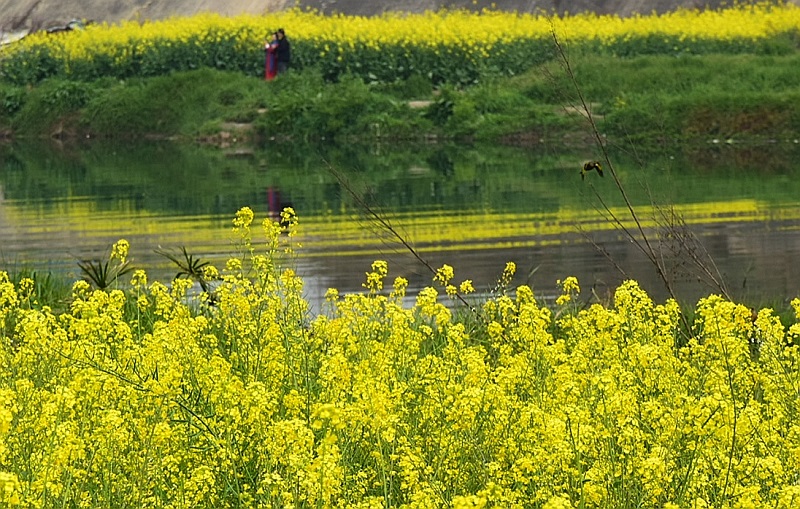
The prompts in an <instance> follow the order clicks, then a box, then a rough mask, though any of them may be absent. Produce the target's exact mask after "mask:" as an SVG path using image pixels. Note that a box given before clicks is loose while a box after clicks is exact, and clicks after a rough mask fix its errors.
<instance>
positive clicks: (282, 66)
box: [275, 28, 292, 74]
mask: <svg viewBox="0 0 800 509" xmlns="http://www.w3.org/2000/svg"><path fill="white" fill-rule="evenodd" d="M275 54H276V56H277V60H278V74H283V73H285V72H286V71H287V70H289V64H290V63H291V61H292V47H291V45H290V44H289V39H287V38H286V33H285V32H284V31H283V28H281V29H279V30H278V48H277V49H276V50H275Z"/></svg>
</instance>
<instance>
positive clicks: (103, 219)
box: [0, 142, 800, 304]
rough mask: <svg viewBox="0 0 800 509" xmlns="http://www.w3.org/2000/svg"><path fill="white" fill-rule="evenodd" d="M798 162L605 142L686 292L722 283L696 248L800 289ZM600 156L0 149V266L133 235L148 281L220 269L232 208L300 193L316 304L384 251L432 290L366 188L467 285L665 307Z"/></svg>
mask: <svg viewBox="0 0 800 509" xmlns="http://www.w3.org/2000/svg"><path fill="white" fill-rule="evenodd" d="M799 156H800V149H798V147H797V145H795V144H794V143H779V144H772V145H767V146H762V147H740V146H736V145H733V146H728V145H723V146H720V145H713V144H708V145H707V146H706V145H703V146H701V147H699V148H687V147H677V148H670V149H660V150H657V151H651V152H650V153H647V154H646V155H645V154H643V153H642V152H638V153H637V152H635V151H632V150H617V151H612V153H611V157H612V161H613V162H614V164H615V167H616V169H617V172H618V175H619V176H620V179H621V181H622V183H623V186H624V189H625V190H626V192H627V193H628V196H629V199H630V202H631V203H632V205H633V208H634V211H635V212H636V214H637V217H638V218H639V221H640V222H641V223H642V224H643V225H644V226H645V231H646V232H647V237H648V239H649V240H650V242H651V245H652V246H653V249H654V251H656V252H658V253H659V256H660V257H661V259H662V260H663V264H664V266H665V267H667V268H668V271H667V273H668V277H669V278H670V280H671V281H672V282H673V285H674V287H675V288H676V292H677V295H678V297H679V298H680V299H682V300H686V301H694V300H696V299H697V298H698V297H700V296H703V295H707V294H709V293H712V292H717V288H716V287H715V286H714V285H713V284H712V285H710V286H709V285H708V284H707V282H703V281H701V279H707V278H706V277H705V276H704V275H703V271H702V270H698V268H697V266H696V265H695V264H694V263H693V262H692V260H693V259H698V260H699V261H700V262H701V266H702V267H704V268H705V269H709V271H710V272H713V273H714V274H718V278H719V279H720V280H722V281H724V282H725V284H726V285H727V288H728V290H729V292H730V293H731V295H732V296H734V298H736V299H740V300H743V301H746V302H751V303H753V304H760V303H764V302H767V301H770V300H785V299H790V298H792V297H795V296H798V295H800V263H798V260H799V259H800V182H799V181H798V178H797V176H798V170H800V168H799V166H800V163H797V161H800V157H799ZM596 158H597V154H596V153H595V152H594V150H592V149H575V150H566V151H565V150H554V149H545V148H527V149H520V148H509V147H496V146H491V147H485V146H458V145H417V146H393V145H390V144H387V145H373V146H369V147H353V146H344V147H343V146H337V147H329V146H328V147H318V146H275V145H268V146H265V147H259V148H257V149H255V150H253V151H249V150H239V151H226V150H220V149H210V148H199V147H194V146H187V145H174V144H168V143H149V144H138V145H130V144H126V145H118V146H117V145H113V144H108V143H98V142H93V143H92V144H90V145H87V146H83V147H73V148H63V147H59V146H56V145H52V144H36V145H25V144H8V145H1V146H0V268H1V269H5V270H8V271H9V272H14V271H18V270H21V269H22V268H28V269H35V270H38V271H47V270H49V271H53V272H56V273H59V274H64V275H67V276H68V277H74V278H78V277H80V273H79V269H78V266H77V261H78V260H79V259H87V258H92V257H101V256H104V255H105V254H106V253H107V251H108V249H109V248H110V246H111V244H112V243H113V242H115V241H116V240H118V239H120V238H125V239H127V240H128V241H129V242H130V243H131V256H132V258H133V260H134V263H135V264H136V265H137V266H138V267H141V268H145V269H147V271H148V274H149V275H150V278H151V280H152V279H164V280H169V279H170V278H171V277H172V276H173V275H174V273H175V268H174V266H171V265H170V262H168V261H167V260H166V259H165V258H163V257H162V256H160V255H158V254H156V253H155V252H154V249H156V248H158V247H159V246H161V247H163V248H168V249H177V248H179V247H186V249H187V251H188V252H189V253H192V254H193V255H195V256H199V257H200V258H202V259H208V260H212V261H213V262H214V263H216V264H218V265H219V266H220V267H222V266H224V260H225V259H226V258H227V257H228V256H229V255H231V254H233V252H234V251H233V247H232V244H231V231H230V230H231V219H232V217H233V215H234V214H235V212H236V210H237V209H239V208H240V207H242V206H245V205H246V206H250V207H252V208H253V210H254V211H255V212H256V218H257V221H260V220H261V219H263V218H264V217H267V216H268V215H269V213H270V210H271V209H276V208H280V207H281V206H284V205H288V204H291V205H292V206H293V207H294V208H295V210H296V211H297V213H298V215H299V217H300V225H301V230H300V231H301V235H300V241H301V242H302V244H303V247H302V248H301V249H299V250H298V252H299V256H298V257H297V259H296V261H295V262H293V263H295V264H296V266H297V268H298V271H299V272H300V274H301V275H303V276H304V278H305V281H306V291H307V295H308V297H309V299H310V300H311V301H312V303H318V302H319V301H320V299H321V297H322V295H324V293H325V291H326V289H327V288H329V287H335V288H338V289H339V290H340V291H341V292H355V291H360V290H361V289H362V288H361V283H362V282H363V280H364V274H365V272H367V271H368V270H369V268H370V264H371V263H372V261H373V260H376V259H385V260H387V261H388V262H389V268H390V280H391V278H393V277H394V276H397V275H402V276H405V277H407V278H408V279H409V280H410V282H411V285H410V288H411V290H412V292H413V291H414V290H417V289H419V288H421V287H423V286H427V285H430V284H431V276H430V274H429V273H428V272H427V269H425V268H424V267H423V266H422V265H421V264H420V263H419V262H417V261H415V259H414V258H413V257H412V256H411V255H410V254H409V253H408V252H407V250H405V249H404V248H403V247H402V246H401V245H400V244H399V242H397V241H396V239H393V238H392V236H391V235H390V234H389V233H388V232H387V231H386V229H385V228H380V227H377V226H376V225H375V223H374V221H371V220H369V219H368V215H367V214H365V213H364V210H363V208H362V207H361V206H359V204H358V202H359V201H361V200H362V199H363V200H365V201H366V202H367V203H368V204H369V205H370V207H372V208H373V209H374V210H375V211H376V212H378V213H379V214H380V215H381V217H384V218H387V219H388V220H389V221H390V222H391V224H392V225H393V227H395V228H396V230H397V231H398V232H399V233H401V235H402V236H403V237H404V238H405V239H406V240H407V241H409V242H410V243H412V244H414V246H416V248H417V249H418V250H419V251H420V253H421V254H422V255H423V256H424V257H425V258H426V259H428V261H429V262H430V264H431V265H433V266H434V267H438V266H440V265H441V264H442V263H448V264H450V265H452V266H453V267H454V268H455V273H456V280H457V281H461V280H463V279H472V280H473V281H474V284H475V286H476V288H478V289H479V290H483V291H486V290H488V289H489V288H492V287H493V286H494V284H495V283H496V281H497V278H498V276H499V275H500V273H501V272H502V270H503V268H504V266H505V264H506V262H508V261H513V262H515V263H516V265H517V268H518V274H517V278H516V280H515V284H519V283H525V282H527V283H528V284H531V285H532V286H533V288H534V291H535V292H536V293H537V294H538V295H539V296H540V297H544V298H549V297H552V296H553V295H554V294H555V293H556V291H557V289H556V281H557V280H559V279H563V278H565V277H566V276H569V275H574V276H577V277H578V278H579V280H580V282H581V286H582V287H583V289H584V294H585V295H584V296H586V295H587V294H589V292H591V291H594V292H595V293H596V294H597V296H598V297H599V298H605V297H607V296H608V295H610V293H611V292H613V289H614V287H615V286H616V285H617V284H618V283H619V282H620V281H621V280H622V279H625V278H635V279H637V280H638V281H639V282H640V283H641V284H642V286H643V287H645V288H646V289H647V290H648V291H649V292H650V294H651V295H652V296H653V297H654V298H655V299H657V300H663V299H664V298H666V297H667V295H668V294H667V292H666V290H665V287H664V284H663V283H662V282H661V279H660V278H659V276H658V274H657V272H656V270H655V268H654V266H653V264H652V263H651V262H649V261H648V259H647V258H646V257H645V256H644V255H643V254H642V253H641V252H640V250H639V249H638V248H637V244H636V242H632V241H631V240H630V239H629V238H628V236H627V235H626V234H625V232H624V230H623V229H622V228H621V227H620V226H619V225H617V224H615V222H614V220H613V219H612V218H610V217H609V215H608V213H607V212H605V211H604V207H606V206H607V207H608V208H609V209H611V210H612V211H613V212H614V214H615V215H616V217H617V218H618V219H620V221H621V222H622V224H623V226H624V227H625V228H627V229H628V230H629V231H630V232H632V233H634V235H635V238H636V239H639V240H641V237H640V236H639V234H638V232H637V228H636V224H635V223H634V222H632V221H631V216H630V212H629V211H628V209H627V207H626V206H625V203H624V201H623V200H622V198H621V195H620V192H619V189H618V188H617V187H616V185H615V183H614V180H613V179H612V178H611V177H610V175H609V172H608V170H606V172H605V177H603V178H600V177H599V176H598V175H596V174H594V173H592V174H590V175H587V177H586V179H585V180H582V179H581V176H580V174H579V169H580V167H581V165H582V164H583V162H584V161H587V160H589V159H596ZM337 175H338V177H337ZM343 179H344V180H345V181H346V183H343ZM354 195H355V196H357V197H358V199H356V198H355V197H354ZM668 225H672V227H671V228H667V229H666V230H665V229H664V227H665V226H668ZM255 231H256V232H257V231H258V230H257V229H255ZM659 232H660V233H663V234H664V235H661V236H660V235H659ZM666 233H669V235H666ZM687 235H688V236H696V238H697V239H698V240H699V242H698V243H693V242H690V241H688V240H686V239H687V238H689V237H687ZM256 238H258V237H256ZM681 239H683V240H681ZM710 260H713V262H712V261H710Z"/></svg>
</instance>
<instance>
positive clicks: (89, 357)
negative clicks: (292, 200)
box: [0, 208, 800, 509]
mask: <svg viewBox="0 0 800 509" xmlns="http://www.w3.org/2000/svg"><path fill="white" fill-rule="evenodd" d="M232 232H233V233H232V234H233V236H234V239H235V242H236V244H235V245H236V246H238V247H237V251H236V252H235V253H234V255H233V256H232V257H231V258H230V260H229V261H228V262H227V264H226V266H225V267H222V268H214V267H211V266H207V267H205V268H204V272H203V274H204V275H203V277H205V278H207V280H208V283H209V285H210V286H209V287H210V288H213V290H212V292H213V294H212V295H208V294H203V295H201V296H200V297H196V296H192V292H191V291H190V290H191V286H192V281H191V280H189V279H176V280H175V281H173V282H172V284H171V285H169V286H167V285H165V284H163V283H160V282H152V281H149V279H148V277H147V274H146V272H144V271H142V270H138V271H136V272H134V273H133V275H132V277H131V279H130V282H127V281H125V282H123V281H118V282H117V283H116V284H115V285H112V287H109V288H108V289H107V290H105V291H101V290H98V289H95V288H93V287H92V286H90V284H89V283H87V282H84V281H79V282H77V283H75V285H74V286H73V289H72V295H71V298H70V300H69V303H68V308H67V309H66V310H65V311H64V312H54V311H53V310H52V309H51V308H49V307H47V306H44V305H42V304H40V303H38V302H36V300H35V297H34V296H35V295H36V292H35V284H36V283H35V282H34V281H32V280H29V279H23V280H22V281H20V282H19V283H17V284H14V283H12V282H11V280H10V279H9V277H8V275H7V274H6V273H2V272H0V504H3V506H5V507H24V508H44V507H131V508H133V507H136V508H139V507H159V508H161V507H170V508H183V507H186V508H188V507H209V508H212V507H213V508H224V507H276V508H277V507H356V508H380V507H404V508H412V507H418V508H435V507H442V508H444V507H452V508H475V507H510V508H529V507H530V508H548V509H554V508H579V507H581V508H599V507H614V508H625V507H653V508H669V509H674V508H683V507H691V508H706V507H731V508H734V507H736V508H750V507H773V508H785V509H788V508H792V507H797V505H798V504H799V503H800V419H798V410H799V409H798V401H800V398H798V387H800V375H799V374H798V363H799V362H800V350H798V346H797V341H798V338H800V299H795V300H794V301H793V302H792V305H793V307H794V310H795V313H796V319H797V321H796V322H795V323H794V324H792V325H790V326H789V327H788V328H787V327H785V326H784V325H782V323H781V321H780V320H779V319H778V317H776V316H775V315H774V313H773V312H772V310H770V309H762V310H760V311H758V312H755V311H753V310H751V309H748V308H747V307H745V306H742V305H739V304H736V303H733V302H729V301H726V300H724V299H722V298H721V297H718V296H714V295H711V296H708V297H707V298H704V299H702V300H700V302H698V303H697V306H696V309H695V313H694V315H695V316H694V318H693V321H692V323H691V330H686V329H685V328H684V327H683V326H682V322H683V319H682V317H681V310H680V309H679V306H678V305H677V303H676V302H674V301H671V300H670V301H667V302H665V303H663V304H658V303H655V302H653V301H652V300H651V299H650V297H649V296H648V295H647V294H646V293H645V292H644V291H643V290H642V289H641V288H640V287H639V286H638V285H637V283H636V282H634V281H627V282H625V283H623V284H622V285H621V286H620V287H619V288H617V290H616V293H615V295H614V299H613V302H612V303H609V304H608V305H605V306H604V305H601V304H591V305H589V306H585V305H583V304H582V302H583V301H584V299H582V298H581V288H580V283H579V281H577V280H576V279H575V278H567V279H565V280H563V281H560V282H558V285H559V288H560V292H561V295H560V296H559V297H558V299H557V300H556V302H555V303H553V304H552V305H551V306H549V307H548V306H546V305H544V303H543V302H542V300H541V299H540V298H539V297H537V294H536V292H535V291H534V290H533V289H532V288H530V287H528V286H518V287H513V286H512V285H511V282H512V281H513V276H514V272H515V270H516V267H515V266H514V264H513V263H508V264H507V265H506V266H505V269H504V271H503V275H502V276H501V278H500V281H498V287H497V289H496V291H495V292H494V293H493V294H492V295H490V296H489V297H488V298H486V299H483V300H481V301H477V300H475V301H474V306H475V309H474V310H468V309H465V308H463V307H460V306H459V305H456V304H451V302H452V300H451V299H453V298H454V297H455V296H456V295H461V296H462V297H464V298H465V299H470V295H471V293H470V292H472V291H473V288H472V284H471V282H470V281H469V280H462V279H460V278H459V276H460V275H458V274H456V273H455V271H454V270H453V268H452V267H450V266H447V265H445V266H443V267H441V268H439V269H438V270H437V271H436V272H435V274H434V275H432V278H431V285H430V286H429V287H428V288H426V289H424V290H423V291H421V292H420V293H419V295H418V296H417V297H416V299H415V300H414V302H413V303H411V304H404V302H407V299H406V295H405V290H406V287H407V284H408V281H407V280H405V279H404V278H403V277H401V276H397V277H394V278H390V276H389V275H390V273H391V267H389V266H388V265H387V264H386V263H385V262H383V261H380V260H378V261H376V262H375V263H374V264H373V265H372V267H371V268H369V269H367V272H366V273H365V279H364V283H363V286H364V291H363V292H362V293H360V294H353V295H340V294H339V293H338V292H337V291H336V290H334V289H331V290H330V291H329V292H328V294H327V299H326V308H325V309H324V310H323V311H324V312H322V313H320V314H316V315H314V314H312V313H310V312H309V307H308V303H307V302H306V300H305V299H304V298H303V281H302V279H301V278H300V277H298V275H297V274H296V273H295V272H294V271H293V270H292V268H291V260H292V259H293V256H295V254H296V250H297V249H298V248H299V245H298V241H299V240H301V239H302V235H301V234H302V222H298V220H297V217H296V216H295V215H294V213H293V211H291V210H290V209H286V210H285V211H284V214H283V217H282V221H281V222H280V223H278V222H276V221H274V220H272V219H266V220H264V221H263V222H262V223H261V225H260V227H259V226H258V225H257V222H256V219H255V216H254V214H253V212H252V210H250V209H248V208H243V209H241V210H240V211H239V212H238V213H237V214H236V216H235V218H234V221H233V228H232ZM128 248H129V245H128V243H127V242H124V241H121V242H119V243H117V244H116V245H115V247H114V248H113V249H112V251H111V253H112V254H111V256H110V261H111V262H113V263H120V264H122V263H126V262H127V261H128V260H127V256H128Z"/></svg>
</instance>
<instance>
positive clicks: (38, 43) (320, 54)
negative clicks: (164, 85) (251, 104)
mask: <svg viewBox="0 0 800 509" xmlns="http://www.w3.org/2000/svg"><path fill="white" fill-rule="evenodd" d="M278 28H285V29H286V30H287V34H288V37H289V39H290V40H291V41H292V43H293V49H294V65H295V66H298V67H305V66H320V67H321V68H322V69H323V71H324V72H325V73H326V74H327V75H329V76H331V75H332V76H335V75H339V74H341V73H343V72H352V73H356V74H360V75H362V76H364V77H365V78H368V79H372V80H381V81H391V80H394V79H398V78H404V77H407V76H408V75H411V74H422V75H425V76H428V77H430V78H432V79H433V80H434V81H450V82H461V83H469V82H471V81H474V80H475V79H477V78H478V77H479V76H481V75H483V74H485V73H511V74H513V73H517V72H520V71H522V70H524V69H526V68H529V67H530V66H532V65H535V64H537V63H540V62H541V61H543V60H544V59H547V58H549V56H550V55H551V54H552V34H553V33H555V34H557V35H558V36H559V38H560V39H561V40H563V41H566V42H568V43H572V44H584V45H587V44H588V45H589V47H590V48H596V49H600V50H603V51H610V52H613V53H618V54H642V53H672V52H677V53H707V52H714V51H723V52H743V51H759V48H760V47H761V46H760V45H761V44H762V43H764V42H765V41H767V40H770V39H772V38H775V37H783V36H787V35H792V34H796V33H797V32H798V28H800V8H798V7H797V6H794V5H771V4H769V3H760V4H756V5H752V6H736V7H731V8H727V9H721V10H708V11H698V10H678V11H675V12H672V13H667V14H663V15H655V14H653V15H640V16H634V17H630V18H620V17H618V16H611V15H604V16H598V15H593V14H580V15H568V16H564V17H549V16H545V15H529V14H516V13H509V12H497V11H484V12H481V13H471V12H467V11H439V12H427V13H424V14H397V13H394V14H386V15H384V16H380V17H371V18H367V17H359V16H341V15H340V16H323V15H320V14H317V13H313V12H303V11H300V10H290V11H284V12H280V13H276V14H270V15H265V16H252V15H244V16H237V17H230V18H226V17H222V16H219V15H215V14H202V15H198V16H194V17H190V18H173V19H168V20H165V21H159V22H144V23H139V22H126V23H122V24H119V25H94V26H89V27H87V28H86V29H85V30H82V31H75V32H69V33H63V34H57V35H48V34H45V33H40V34H35V35H32V36H29V37H26V38H25V39H23V40H22V41H20V42H19V43H17V44H14V45H11V46H9V47H8V48H7V49H5V50H4V54H3V55H2V66H0V70H2V72H3V75H4V76H5V77H6V78H7V79H11V80H13V81H22V82H30V81H36V80H37V79H41V78H42V77H46V76H47V75H53V74H57V75H65V76H72V77H75V78H94V77H98V76H104V75H112V76H117V77H128V76H138V75H155V74H161V73H165V72H169V71H172V70H181V69H192V68H195V67H200V66H211V67H217V68H222V69H237V70H242V71H245V72H252V73H254V74H256V73H258V72H259V69H260V68H261V66H262V63H261V59H262V58H263V56H262V47H263V42H264V40H265V39H266V38H267V37H268V34H270V33H271V32H273V31H275V30H277V29H278Z"/></svg>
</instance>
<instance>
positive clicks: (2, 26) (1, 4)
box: [0, 0, 800, 35]
mask: <svg viewBox="0 0 800 509" xmlns="http://www.w3.org/2000/svg"><path fill="white" fill-rule="evenodd" d="M798 2H800V0H793V3H798ZM722 3H723V0H649V1H647V0H571V1H570V0H494V2H492V1H490V0H396V1H389V0H382V1H377V0H0V35H2V34H6V35H7V34H9V33H12V32H20V31H28V30H38V29H43V28H47V27H52V26H56V25H64V24H66V23H67V22H68V21H70V20H72V19H87V20H93V21H96V22H110V23H114V22H118V21H121V20H131V19H133V20H157V19H163V18H166V17H170V16H187V15H191V14H195V13H198V12H204V11H205V12H207V11H211V12H218V13H220V14H223V15H234V14H240V13H251V14H262V13H268V12H274V11H277V10H281V9H286V8H290V7H293V6H295V5H299V6H300V7H311V8H315V9H318V10H321V11H323V12H326V13H331V12H342V13H345V14H359V15H368V16H369V15H374V14H380V13H382V12H386V11H407V12H423V11H425V10H435V9H439V8H442V7H460V8H468V9H481V8H484V7H491V6H495V7H496V8H497V9H501V10H508V11H517V12H537V11H540V10H545V11H550V12H553V11H554V12H558V13H563V12H567V11H568V12H571V13H576V12H582V11H594V12H598V13H616V14H619V15H621V16H629V15H631V14H633V13H637V12H638V13H642V14H649V13H651V12H667V11H671V10H674V9H676V8H678V7H688V8H704V7H717V6H719V5H720V4H722ZM728 3H730V2H728Z"/></svg>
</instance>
